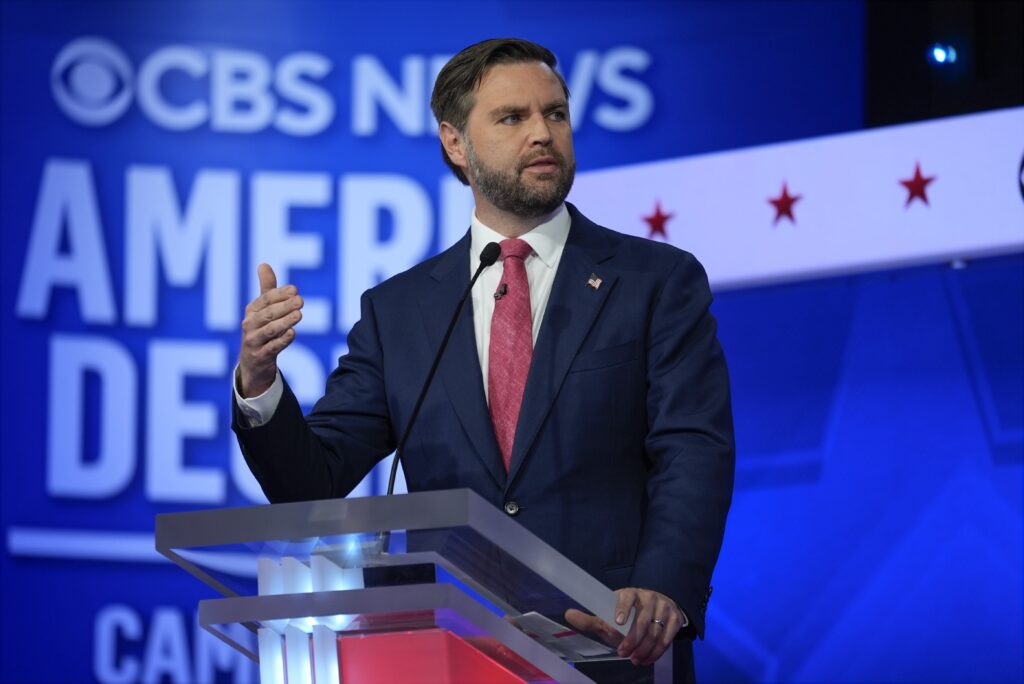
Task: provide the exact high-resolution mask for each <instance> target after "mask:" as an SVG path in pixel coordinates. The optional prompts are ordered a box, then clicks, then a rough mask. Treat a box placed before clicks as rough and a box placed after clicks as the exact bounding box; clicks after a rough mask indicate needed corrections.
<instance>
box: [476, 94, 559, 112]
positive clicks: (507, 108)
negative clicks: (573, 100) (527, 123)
mask: <svg viewBox="0 0 1024 684" xmlns="http://www.w3.org/2000/svg"><path fill="white" fill-rule="evenodd" d="M568 106H569V103H568V102H567V101H566V99H565V98H564V97H560V98H558V99H555V100H551V101H550V102H546V103H544V105H542V106H541V111H542V112H550V111H551V110H553V109H560V108H563V107H568ZM529 110H530V108H529V107H528V106H525V105H514V104H509V105H502V106H500V107H495V108H494V109H492V110H491V112H490V114H491V116H507V115H509V114H522V113H523V112H527V111H529Z"/></svg>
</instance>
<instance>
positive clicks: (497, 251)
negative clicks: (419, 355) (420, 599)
mask: <svg viewBox="0 0 1024 684" xmlns="http://www.w3.org/2000/svg"><path fill="white" fill-rule="evenodd" d="M499 256H501V247H500V246H499V245H498V243H497V242H488V243H487V245H486V246H485V247H484V248H483V250H481V252H480V265H479V266H477V269H476V273H474V274H473V277H472V278H470V280H469V285H467V286H466V291H465V292H463V293H462V299H460V300H459V304H458V306H456V307H455V314H454V315H453V316H452V320H451V322H450V323H449V324H448V330H447V332H445V334H444V337H443V338H441V346H440V347H438V349H437V354H436V355H435V356H434V363H433V365H431V366H430V372H429V373H427V379H426V381H425V382H424V383H423V389H422V390H420V396H419V398H418V399H416V405H415V406H413V409H412V415H411V416H409V422H408V423H406V424H405V432H403V433H402V438H401V439H400V440H398V448H397V449H395V459H394V460H393V461H392V462H391V477H389V478H388V493H387V495H388V496H391V495H392V494H393V493H394V491H395V477H396V476H397V475H398V462H399V460H400V459H401V458H402V453H403V451H404V450H405V443H406V441H408V439H409V433H410V432H411V431H412V426H413V423H415V422H416V416H418V415H419V414H420V407H421V406H423V400H424V399H425V398H426V396H427V390H428V389H430V383H431V382H433V380H434V374H435V373H437V367H438V365H440V363H441V355H442V354H444V350H445V348H447V347H448V340H450V339H451V337H452V331H454V330H455V323H456V322H457V321H458V320H459V314H461V313H462V307H463V306H465V304H466V299H468V298H469V292H470V290H472V289H473V285H474V284H475V283H476V280H477V278H479V277H480V274H481V273H483V272H484V269H485V268H487V267H488V266H490V265H492V264H493V263H494V262H495V261H497V260H498V257H499Z"/></svg>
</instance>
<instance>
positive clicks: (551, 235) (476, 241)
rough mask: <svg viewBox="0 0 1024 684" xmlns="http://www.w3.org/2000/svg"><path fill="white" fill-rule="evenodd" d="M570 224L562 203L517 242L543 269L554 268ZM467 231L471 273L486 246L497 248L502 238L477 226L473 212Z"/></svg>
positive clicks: (500, 235) (567, 213)
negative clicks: (526, 247) (524, 245)
mask: <svg viewBox="0 0 1024 684" xmlns="http://www.w3.org/2000/svg"><path fill="white" fill-rule="evenodd" d="M571 223H572V218H571V217H570V216H569V210H568V209H566V208H565V203H564V202H563V203H562V204H560V205H559V207H558V208H557V209H555V210H554V211H553V212H551V215H550V216H548V217H547V218H546V219H544V222H543V223H541V224H540V225H538V226H537V227H536V228H534V229H533V230H531V231H530V232H528V233H526V234H524V235H520V236H519V238H520V239H521V240H525V241H526V242H527V243H529V245H530V247H532V248H533V252H534V254H536V255H537V258H538V259H540V260H541V261H542V262H543V263H544V265H545V266H547V267H548V268H554V266H555V261H556V259H557V258H558V255H559V253H560V252H561V250H562V248H563V247H564V246H565V241H566V240H568V239H569V225H570V224H571ZM469 231H470V244H469V255H470V257H471V261H470V263H471V264H472V266H473V268H474V269H475V268H476V265H477V264H478V263H479V262H480V252H482V251H483V249H484V247H485V246H486V245H487V243H489V242H497V243H498V244H501V241H502V240H505V239H506V238H505V236H504V235H502V234H501V233H498V232H497V231H495V230H493V229H491V228H490V227H488V226H485V225H484V224H483V223H481V222H480V219H478V218H477V217H476V212H475V211H474V212H473V218H472V220H471V222H470V228H469Z"/></svg>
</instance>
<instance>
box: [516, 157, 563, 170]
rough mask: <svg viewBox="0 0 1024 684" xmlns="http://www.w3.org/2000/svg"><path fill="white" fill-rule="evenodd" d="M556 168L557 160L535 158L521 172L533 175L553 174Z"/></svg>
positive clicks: (557, 166)
mask: <svg viewBox="0 0 1024 684" xmlns="http://www.w3.org/2000/svg"><path fill="white" fill-rule="evenodd" d="M558 168H559V163H558V160H557V159H555V158H554V157H537V158H536V159H533V160H531V161H530V163H528V164H527V165H526V166H525V167H523V170H524V171H531V172H533V173H554V172H555V171H557V170H558Z"/></svg>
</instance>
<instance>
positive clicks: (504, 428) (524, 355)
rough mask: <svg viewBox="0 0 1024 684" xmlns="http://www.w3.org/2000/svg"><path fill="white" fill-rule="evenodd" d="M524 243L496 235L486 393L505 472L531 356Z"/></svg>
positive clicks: (526, 253) (528, 249)
mask: <svg viewBox="0 0 1024 684" xmlns="http://www.w3.org/2000/svg"><path fill="white" fill-rule="evenodd" d="M531 251H532V248H531V247H530V245H529V244H528V243H527V242H525V241H523V240H518V239H513V240H502V241H501V258H502V261H503V264H504V269H505V270H504V273H503V274H502V276H501V284H500V285H499V286H498V291H497V292H495V293H494V317H493V318H492V319H491V343H490V349H489V352H488V354H489V356H488V361H487V394H488V399H489V400H490V409H491V423H492V424H493V425H494V435H495V437H497V438H498V448H499V449H500V450H501V458H502V460H503V461H504V462H505V472H508V468H509V464H510V463H511V461H512V442H513V440H514V439H515V436H516V423H518V422H519V407H520V405H521V404H522V402H523V390H524V389H525V388H526V375H527V374H528V373H529V372H530V359H531V358H533V315H532V314H531V309H530V282H529V281H528V280H527V279H526V265H525V263H524V262H525V260H526V257H528V256H529V255H530V253H531Z"/></svg>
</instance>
